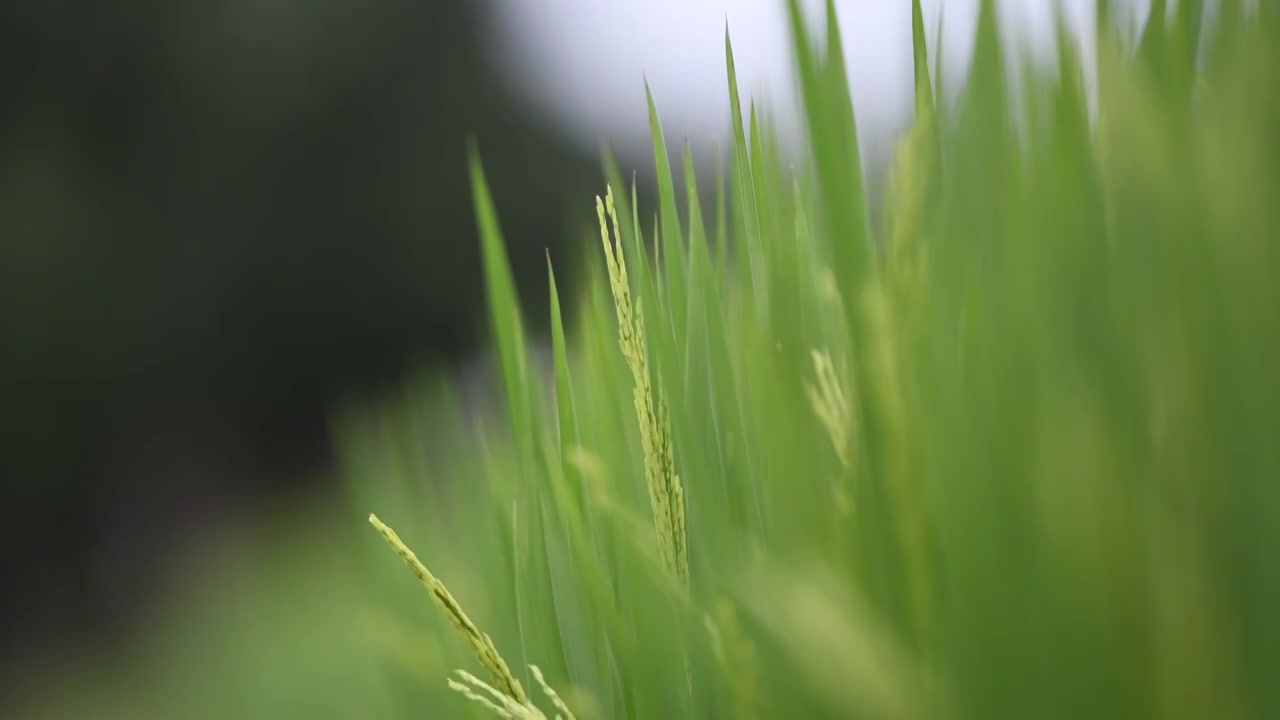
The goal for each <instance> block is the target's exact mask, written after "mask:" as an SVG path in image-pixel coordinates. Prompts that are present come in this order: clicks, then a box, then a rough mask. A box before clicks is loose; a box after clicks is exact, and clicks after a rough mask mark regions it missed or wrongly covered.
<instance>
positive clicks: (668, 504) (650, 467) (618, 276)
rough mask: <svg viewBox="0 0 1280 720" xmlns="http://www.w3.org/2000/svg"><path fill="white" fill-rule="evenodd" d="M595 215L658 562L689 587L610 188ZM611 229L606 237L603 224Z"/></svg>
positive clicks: (675, 498) (675, 500) (662, 416)
mask: <svg viewBox="0 0 1280 720" xmlns="http://www.w3.org/2000/svg"><path fill="white" fill-rule="evenodd" d="M596 215H597V216H598V217H599V220H600V238H601V241H602V242H603V244H604V252H605V260H606V262H607V264H608V268H609V289H610V291H611V292H612V293H613V304H614V308H615V310H616V311H617V314H618V344H619V345H620V346H621V348H622V354H623V356H624V357H625V358H626V359H627V366H628V367H629V368H630V369H631V376H632V379H633V380H634V382H635V388H634V390H633V395H634V401H635V408H636V418H637V419H638V420H639V423H640V441H641V444H642V446H643V448H644V471H645V482H646V485H647V486H648V489H649V502H650V505H651V506H652V508H653V520H654V525H655V526H656V528H657V532H658V546H659V548H660V549H661V552H662V559H663V562H664V563H665V564H666V566H667V569H668V570H669V571H670V572H671V573H672V574H673V575H674V576H675V577H676V579H677V580H678V581H679V582H680V585H681V586H682V587H686V588H687V587H688V585H689V557H688V549H687V547H686V535H685V507H684V486H683V485H682V484H681V482H680V476H679V475H677V474H676V470H675V450H674V447H673V444H672V441H671V418H670V415H669V412H668V410H667V405H666V401H665V399H664V398H663V397H662V395H661V393H660V392H659V393H655V392H654V389H653V383H652V380H651V377H650V373H649V366H648V360H647V348H646V346H645V337H644V317H643V315H642V314H641V312H640V310H641V308H640V302H641V299H637V300H636V302H635V303H634V304H633V303H632V301H631V289H630V286H629V285H628V281H627V263H626V258H624V257H623V252H622V233H621V232H620V231H619V229H618V213H617V210H616V209H615V208H614V204H613V189H612V188H609V189H608V190H607V192H606V194H605V199H604V200H603V201H601V199H600V198H599V197H596ZM606 215H607V216H608V221H609V223H612V225H613V236H612V239H611V238H610V234H609V223H607V222H606Z"/></svg>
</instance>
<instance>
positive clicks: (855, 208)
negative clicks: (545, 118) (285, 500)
mask: <svg viewBox="0 0 1280 720" xmlns="http://www.w3.org/2000/svg"><path fill="white" fill-rule="evenodd" d="M1153 5H1154V9H1153V14H1152V18H1153V19H1152V20H1150V21H1149V22H1147V24H1146V25H1145V27H1144V29H1143V30H1142V31H1141V33H1140V36H1138V37H1136V38H1131V37H1126V36H1124V34H1123V33H1122V32H1121V31H1120V30H1118V29H1116V27H1115V24H1114V23H1113V22H1112V21H1111V19H1110V13H1109V11H1108V8H1107V3H1105V2H1104V3H1101V4H1100V8H1099V13H1098V22H1099V32H1098V37H1099V41H1098V47H1097V58H1096V60H1097V62H1096V69H1097V83H1096V93H1094V94H1093V96H1090V95H1089V94H1087V93H1086V90H1085V87H1086V85H1085V83H1084V77H1083V70H1082V68H1083V67H1084V66H1085V64H1084V63H1083V62H1082V61H1081V58H1080V55H1079V53H1080V51H1079V49H1078V48H1077V47H1075V46H1074V45H1073V44H1072V43H1071V42H1070V41H1069V40H1067V39H1066V35H1065V33H1063V34H1061V35H1060V39H1059V42H1058V55H1057V62H1056V65H1055V67H1053V68H1052V69H1045V68H1044V67H1040V66H1033V65H1031V64H1030V63H1022V62H1018V63H1015V64H1019V65H1020V66H1022V67H1023V69H1024V72H1023V73H1022V74H1021V75H1020V76H1017V77H1020V78H1021V81H1020V82H1019V83H1017V84H1014V83H1013V82H1012V81H1011V80H1010V78H1011V77H1015V75H1010V74H1007V73H1006V67H1007V65H1009V62H1008V61H1007V58H1006V54H1007V52H1008V48H1006V47H1004V46H1002V44H1001V41H1000V37H999V33H998V28H997V26H996V20H995V13H994V10H993V7H992V3H991V2H984V3H983V4H982V9H981V11H980V16H979V22H978V27H977V38H976V45H975V51H974V59H973V63H972V66H971V70H970V72H969V77H968V80H967V82H966V84H965V86H964V88H963V89H962V91H961V93H960V99H959V101H958V102H957V103H954V104H952V103H949V102H946V101H945V100H944V97H945V94H944V93H943V92H942V90H941V88H940V87H939V86H940V84H941V83H940V82H939V78H937V77H936V73H931V72H930V70H929V66H930V62H929V52H927V49H926V47H925V42H924V38H925V33H924V22H923V17H922V13H921V9H920V4H919V2H918V0H916V2H913V3H912V4H911V6H912V7H911V9H912V13H911V21H912V23H913V30H914V40H915V82H916V92H915V122H914V126H913V127H912V129H911V130H910V131H909V132H908V133H906V134H905V135H904V137H903V139H902V142H901V146H900V148H899V151H898V154H897V159H896V162H895V164H894V167H893V169H892V171H891V173H890V174H889V177H888V179H887V180H886V182H885V184H884V192H883V204H882V206H881V207H878V208H872V207H869V205H868V197H869V194H868V193H867V191H866V188H865V187H864V179H863V178H864V175H863V169H862V166H861V161H860V158H859V156H858V144H857V128H856V123H855V114H854V111H853V105H852V102H851V99H850V95H849V92H848V83H847V78H846V75H845V67H844V60H843V54H842V48H841V39H840V34H839V32H838V22H837V18H836V16H835V12H834V9H833V6H832V4H831V3H828V4H827V34H826V37H825V38H819V37H813V36H812V35H811V34H810V33H809V32H808V31H806V29H805V28H806V25H805V24H804V23H803V22H802V21H801V17H800V10H799V7H798V2H796V0H792V1H791V2H790V3H789V7H790V11H791V21H790V22H791V28H792V35H793V40H794V45H795V47H796V57H795V63H796V70H797V72H798V75H799V78H800V80H801V88H802V94H803V103H804V110H805V117H806V119H807V130H808V132H807V139H808V153H807V158H808V160H807V161H806V162H804V163H801V164H798V165H796V166H794V167H793V166H792V165H791V164H789V163H788V161H787V160H786V159H785V158H784V155H783V152H782V151H781V149H780V147H779V144H778V142H777V140H775V137H774V135H773V134H772V132H771V130H770V128H769V126H768V123H767V122H765V121H763V120H762V119H761V114H759V113H757V112H755V111H754V109H752V110H751V111H750V112H749V113H746V114H744V113H743V104H742V102H741V100H740V97H739V92H738V85H737V80H736V77H735V74H734V65H733V53H732V48H731V46H730V43H729V40H728V37H727V36H726V47H725V50H726V63H727V68H728V87H729V92H730V107H729V108H727V111H728V112H729V114H730V118H731V122H732V123H733V134H732V148H731V152H730V154H729V157H728V158H727V162H726V168H725V171H726V172H725V175H726V181H725V182H724V183H723V184H722V186H721V187H719V188H718V191H717V193H716V197H715V207H714V208H713V209H709V210H704V208H703V206H702V204H701V203H702V201H703V200H704V198H703V197H702V196H700V194H699V192H698V190H697V187H698V186H697V182H696V181H695V177H694V169H693V163H692V161H691V159H690V155H689V153H688V152H686V153H685V156H684V158H683V163H684V186H683V188H682V190H683V192H682V193H681V194H680V195H682V197H680V196H678V193H677V187H676V184H675V180H674V174H673V172H672V168H671V164H672V163H671V161H670V159H669V158H668V157H667V153H666V147H667V146H666V144H665V141H664V138H663V136H662V130H661V126H660V122H659V119H658V112H657V105H656V102H655V100H654V98H653V97H650V99H649V101H650V117H651V121H652V133H653V148H654V162H655V166H656V169H657V177H658V200H659V202H658V207H657V208H656V212H654V210H655V209H644V208H640V207H638V206H637V202H636V197H637V193H636V192H635V188H634V187H633V186H629V185H628V184H627V183H626V182H625V181H624V175H623V173H622V172H621V170H620V169H619V168H618V166H617V163H616V162H614V161H613V160H612V159H611V158H608V157H606V158H605V162H604V175H605V182H604V183H602V189H601V195H602V196H603V200H597V202H598V203H599V205H598V213H599V220H600V233H601V236H602V241H603V242H602V245H603V253H601V247H600V246H598V245H596V246H592V247H590V248H584V252H588V253H589V254H588V256H587V257H589V258H590V261H589V263H588V266H589V267H591V268H593V269H594V272H593V273H592V274H591V276H590V279H589V282H588V283H587V284H586V286H585V288H584V289H583V290H582V291H581V293H579V294H576V295H575V296H574V297H573V298H572V299H571V301H570V303H566V304H565V305H563V306H562V303H561V297H560V296H559V293H558V291H557V287H556V284H555V277H554V272H553V270H552V268H551V267H550V264H549V267H548V282H549V285H550V288H551V295H550V297H551V304H550V307H549V308H521V307H519V306H518V304H517V301H516V293H515V291H514V287H513V284H512V278H511V273H510V270H509V268H508V265H507V258H506V253H505V250H504V248H503V244H502V237H501V230H500V225H499V222H498V217H499V209H498V208H495V207H494V205H493V202H492V200H491V198H490V196H489V193H488V189H487V184H486V181H485V177H484V174H483V171H482V169H481V163H480V160H479V154H478V152H477V151H474V150H473V154H472V178H471V179H472V183H473V190H474V196H475V209H476V216H477V220H478V226H479V228H480V248H481V251H482V253H483V257H484V261H485V268H486V278H487V287H488V299H489V322H490V326H491V329H492V338H493V343H494V352H495V355H496V356H497V358H498V360H499V366H500V370H501V373H500V374H501V387H502V390H503V403H502V412H501V413H499V414H495V415H493V416H492V417H484V416H483V414H482V417H481V418H480V419H478V420H477V419H475V416H474V415H472V414H468V413H467V412H465V411H464V409H463V408H462V407H461V406H460V403H459V401H458V399H457V394H456V392H454V391H453V390H452V389H451V388H450V386H449V384H448V383H447V381H440V382H435V383H432V384H430V385H429V386H428V389H427V390H426V391H425V392H420V393H415V394H413V395H412V396H410V397H408V398H406V400H404V401H403V402H402V403H399V404H398V405H394V406H392V407H385V408H381V409H379V410H375V411H366V412H364V413H356V414H354V415H353V416H352V418H351V422H348V423H345V424H344V425H343V432H342V434H341V437H342V440H343V448H344V453H343V458H344V460H345V462H346V467H347V473H348V475H349V477H350V478H351V483H350V487H351V494H352V497H353V501H354V502H355V503H357V504H358V505H359V506H360V507H361V508H362V509H365V510H374V511H376V512H378V513H379V514H380V515H382V516H383V517H387V518H388V519H389V520H390V521H391V522H392V523H393V524H394V525H395V526H396V527H397V529H398V530H399V531H400V532H402V533H404V535H405V537H406V538H407V539H408V541H409V544H410V545H412V546H413V547H414V548H415V550H417V551H418V552H420V553H422V556H423V557H424V559H425V565H424V564H423V563H422V562H419V561H418V560H417V558H416V557H415V556H414V555H413V554H412V553H411V552H410V551H409V550H408V549H407V547H406V545H405V543H403V542H402V541H400V540H399V539H398V537H397V536H396V535H395V534H394V533H392V532H391V531H390V530H389V529H388V528H386V526H385V525H382V524H381V523H380V522H376V523H375V524H376V525H377V526H378V529H379V530H380V531H382V533H383V534H384V535H385V536H386V538H387V539H388V540H389V541H391V542H392V544H393V546H394V547H395V548H396V550H397V552H399V554H400V555H402V556H403V557H404V558H405V559H406V561H408V562H409V564H410V567H412V568H413V569H414V572H415V573H416V574H417V576H418V577H419V579H421V580H422V582H423V583H424V584H425V585H426V586H427V590H428V591H429V592H428V593H427V595H426V596H424V595H423V594H422V593H421V591H420V589H415V588H414V587H412V583H411V582H410V581H409V578H407V577H404V576H403V573H402V572H400V571H396V569H395V568H394V567H392V566H393V565H394V558H390V557H388V556H387V554H386V552H385V548H377V547H376V546H377V545H379V544H380V543H378V542H376V538H371V543H370V545H371V551H370V553H369V554H368V555H367V556H366V557H365V559H364V564H365V567H366V569H367V570H368V571H369V574H370V580H369V583H368V585H367V587H368V589H369V592H370V593H371V602H374V603H376V604H377V605H378V606H380V607H384V608H387V609H388V612H391V613H393V614H398V615H400V616H402V617H404V618H413V620H411V621H407V622H409V624H408V625H407V626H408V627H412V628H414V632H415V633H418V635H415V636H414V637H415V638H420V641H421V642H422V643H423V644H424V646H427V647H432V648H434V650H433V652H436V653H438V654H439V656H440V657H441V658H443V662H444V666H445V667H455V668H458V669H459V670H460V671H461V672H462V674H460V675H458V676H457V678H459V679H455V680H452V681H448V682H447V681H446V678H445V677H443V676H441V677H439V679H438V682H436V683H434V684H433V683H431V682H427V683H425V684H422V683H419V682H416V681H415V682H414V683H412V684H409V685H408V687H406V688H405V690H404V692H403V696H404V705H403V708H402V709H404V710H405V711H406V712H409V710H410V709H412V708H432V709H433V711H434V712H436V713H439V714H442V715H445V716H461V715H464V714H465V713H467V712H476V713H480V715H479V716H481V717H483V716H484V714H485V713H490V714H492V713H497V714H498V715H503V716H507V717H542V716H543V715H542V713H541V711H539V710H537V708H536V707H534V705H535V703H534V702H533V701H532V700H530V698H529V696H528V695H527V694H526V692H525V690H524V688H528V687H533V686H534V685H535V684H536V685H538V686H541V687H542V688H544V689H545V690H546V693H545V694H546V695H547V703H546V705H547V707H550V708H552V710H553V712H555V713H559V714H560V715H561V716H563V717H571V716H576V717H577V718H583V719H584V720H586V719H590V718H636V719H641V720H653V719H657V718H680V717H734V718H774V717H806V718H808V717H814V718H821V717H832V718H837V717H839V718H844V717H859V718H861V717H866V718H933V717H942V718H984V719H985V718H993V717H1089V718H1103V717H1114V718H1132V717H1169V718H1182V717H1185V718H1200V717H1240V718H1262V717H1280V657H1277V654H1276V648H1277V647H1280V612H1277V610H1278V609H1280V560H1278V558H1280V486H1278V485H1277V483H1278V482H1280V382H1278V381H1277V380H1276V372H1277V368H1280V282H1278V281H1277V280H1276V279H1275V272H1276V270H1277V268H1280V50H1278V49H1277V47H1276V44H1275V42H1274V39H1275V38H1276V37H1280V12H1277V10H1276V8H1275V7H1274V6H1273V5H1272V4H1271V3H1259V4H1255V5H1249V4H1248V3H1244V2H1241V1H1240V0H1222V2H1220V3H1218V4H1217V5H1216V6H1215V10H1214V12H1213V13H1206V12H1205V4H1204V3H1203V2H1196V1H1193V0H1182V1H1181V2H1179V3H1177V5H1176V6H1175V7H1174V8H1173V12H1171V13H1166V7H1165V3H1164V2H1155V3H1153ZM1204 18H1210V19H1211V20H1212V22H1203V21H1202V20H1203V19H1204ZM905 21H906V14H905V13H904V22H905ZM819 48H821V50H819ZM588 201H589V198H584V204H585V203H587V202H588ZM602 255H603V256H602ZM551 260H555V261H557V262H559V261H560V259H558V258H553V259H551ZM565 308H572V309H573V312H570V313H567V314H565V313H562V310H564V309H565ZM547 312H549V313H550V319H551V329H552V332H551V338H550V346H551V355H552V357H551V363H550V368H549V370H550V372H544V371H542V370H541V369H540V366H539V364H538V363H537V362H535V360H534V359H533V356H532V351H531V346H530V343H529V340H528V338H527V336H526V334H525V331H524V318H525V317H528V316H529V315H530V314H531V313H547ZM566 320H569V322H568V324H567V323H566ZM495 419H497V420H500V421H501V422H493V420H495ZM427 567H430V568H431V570H430V571H428V570H427V569H426V568H427ZM384 571H385V572H384ZM433 573H435V574H433ZM437 577H438V578H441V579H444V580H445V581H447V582H448V583H449V584H450V586H451V587H452V588H453V593H452V594H451V593H450V591H449V590H446V589H445V588H444V583H442V582H441V580H439V579H437ZM415 590H417V591H416V592H415ZM428 597H430V598H433V599H434V600H435V602H436V604H437V605H438V606H439V609H442V610H443V611H444V612H443V615H444V616H443V617H441V616H440V614H439V613H435V614H431V615H425V616H424V615H423V614H422V613H424V612H425V611H426V610H430V607H429V603H427V602H426V601H427V599H428ZM455 597H456V600H455V599H454V598H455ZM464 607H465V608H467V611H466V612H463V610H462V608H464ZM424 608H425V610H424ZM468 618H475V620H476V622H474V623H473V622H472V621H471V620H470V619H468ZM450 625H453V626H455V627H456V630H460V631H461V633H460V635H459V634H457V633H455V630H454V629H453V628H450ZM478 627H483V628H485V630H484V631H483V632H482V631H481V630H479V629H478ZM490 636H492V639H490ZM414 641H415V642H417V641H418V640H414ZM498 648H501V649H502V652H503V654H499V653H498V650H497V649H498ZM504 656H505V657H506V658H508V659H509V660H510V662H509V663H508V662H507V661H505V660H503V659H502V658H503V657H504ZM534 665H536V666H537V667H540V668H542V671H538V670H536V669H532V668H531V667H530V666H534ZM511 668H530V669H527V670H518V671H513V670H512V669H511ZM479 670H484V671H487V672H488V673H489V675H490V680H489V681H481V680H479V679H478V678H476V677H475V676H474V675H472V674H471V672H472V671H479ZM544 671H545V679H544ZM396 672H401V673H402V674H403V675H406V676H407V674H408V673H407V672H405V671H404V669H402V670H400V671H397V670H395V669H393V670H391V674H392V675H394V674H395V673H396ZM450 687H452V690H450ZM551 688H556V689H557V690H558V691H559V692H558V693H557V692H556V691H553V690H551ZM521 713H524V714H521Z"/></svg>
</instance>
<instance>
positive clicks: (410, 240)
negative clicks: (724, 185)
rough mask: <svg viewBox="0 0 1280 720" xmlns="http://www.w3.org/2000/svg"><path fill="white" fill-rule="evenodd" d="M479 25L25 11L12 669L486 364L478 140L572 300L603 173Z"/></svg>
mask: <svg viewBox="0 0 1280 720" xmlns="http://www.w3.org/2000/svg"><path fill="white" fill-rule="evenodd" d="M480 5H481V4H480V3H476V2H466V0H326V1H325V2H308V1H306V0H222V1H219V2H202V1H200V0H169V1H167V2H156V3H138V2H110V1H108V2H74V1H71V0H27V1H25V2H23V1H20V2H11V3H3V4H0V481H3V490H4V500H3V502H2V503H0V507H3V523H0V526H2V527H3V528H4V530H3V539H4V541H5V542H4V547H5V550H4V552H3V564H4V567H3V577H0V583H3V587H4V588H6V590H5V591H4V592H3V598H4V599H3V603H4V606H3V607H2V608H0V622H2V623H3V627H0V633H3V636H4V637H5V638H8V639H10V641H11V643H12V644H11V646H10V647H9V648H7V649H8V650H10V651H13V650H15V649H17V648H20V647H22V645H23V643H24V642H25V643H32V644H33V643H35V642H43V641H44V640H47V639H48V638H49V637H50V633H51V632H62V633H67V634H75V635H80V634H82V633H84V632H86V631H91V630H97V629H101V628H103V627H106V626H108V624H109V621H110V620H113V619H115V618H118V617H121V612H122V611H127V610H128V608H129V606H130V605H131V604H132V603H133V602H134V600H135V598H136V597H138V591H139V588H141V587H145V580H146V579H147V578H148V577H149V575H150V573H152V568H153V567H154V566H156V565H157V564H159V563H161V562H162V560H163V557H164V555H165V553H166V552H169V548H170V546H171V545H172V544H173V541H174V539H175V538H177V537H181V536H182V534H183V533H184V532H187V531H189V530H190V529H191V528H193V527H198V526H199V525H200V523H201V522H202V521H204V520H205V519H207V518H209V517H212V516H216V515H217V514H218V513H219V512H220V508H225V507H227V506H232V507H239V508H242V507H246V506H247V507H253V506H254V505H256V504H258V503H259V501H260V499H262V498H264V497H267V496H269V495H270V494H273V493H275V492H277V491H279V490H280V489H282V488H283V487H285V486H286V485H290V484H292V485H294V486H296V485H297V481H298V480H300V479H305V478H307V477H313V476H314V474H315V471H316V470H317V469H321V468H323V467H324V461H325V458H326V447H327V445H326V437H325V433H326V427H325V410H326V408H327V407H328V406H329V404H330V403H331V402H332V401H333V400H334V399H335V398H337V397H341V396H343V395H345V394H349V393H357V392H367V391H370V390H372V389H376V388H379V387H386V386H390V385H392V384H394V383H395V382H396V381H397V379H398V378H399V377H400V375H401V374H402V373H403V372H405V371H407V370H409V369H412V365H413V364H415V363H419V364H420V363H429V362H433V361H439V362H445V361H449V360H456V359H457V358H459V357H463V356H465V354H466V353H467V352H468V351H469V350H470V349H472V348H474V347H475V343H476V341H477V340H478V339H479V338H478V335H477V330H478V329H480V326H479V325H478V323H477V320H478V319H479V318H480V317H481V313H482V310H483V299H482V298H483V296H482V293H481V286H480V269H479V260H478V251H477V247H476V245H475V241H474V237H475V236H474V232H473V227H472V219H471V204H470V192H469V187H468V184H467V175H466V166H465V138H466V137H467V136H468V135H471V134H474V135H475V136H476V137H477V138H478V139H479V141H480V144H481V148H482V151H483V154H484V157H485V160H486V165H487V166H488V169H489V174H490V180H491V182H492V184H493V186H494V187H493V189H494V193H495V196H496V199H497V202H498V205H499V207H501V208H502V213H503V221H504V225H505V229H506V231H507V235H508V242H509V244H510V245H511V246H512V255H513V264H514V265H515V267H516V268H517V273H518V274H519V275H521V276H522V277H521V279H522V280H523V281H524V282H523V285H524V287H526V288H532V289H536V290H537V291H538V292H545V290H544V288H543V287H542V285H543V281H542V280H541V278H542V277H543V275H544V272H545V270H544V264H543V251H544V248H547V247H551V248H552V249H553V252H554V250H555V246H556V245H557V244H559V243H561V242H562V241H563V239H564V238H566V237H569V236H570V234H569V233H568V232H566V231H565V230H566V222H565V221H566V217H567V213H566V211H565V208H566V207H567V204H566V198H570V197H581V196H582V195H581V194H580V193H582V192H586V188H587V187H588V186H587V184H586V183H589V182H591V181H592V180H593V179H594V177H595V175H594V166H595V165H594V159H593V158H590V157H580V156H577V155H574V154H573V153H571V152H570V151H569V150H568V149H567V148H566V147H564V146H562V145H561V144H560V143H559V140H558V139H556V138H555V137H554V136H552V135H551V134H549V132H548V131H547V130H546V129H545V128H541V127H538V126H536V125H535V124H533V123H532V121H530V120H529V119H528V118H527V116H526V115H525V113H524V112H523V111H522V110H521V109H520V108H519V107H517V106H515V105H514V103H513V101H512V100H511V99H510V98H509V96H508V95H507V94H506V92H505V91H504V90H503V89H502V88H501V87H500V86H499V84H498V82H497V80H496V79H495V77H494V73H493V71H492V65H491V63H490V60H489V58H488V57H487V56H486V55H485V54H484V53H483V52H482V50H483V47H482V46H483V40H484V37H483V31H482V23H481V18H480V17H479V12H480V9H481V8H480ZM549 178H554V179H555V180H556V181H555V182H548V179H549ZM575 193H576V194H575Z"/></svg>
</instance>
